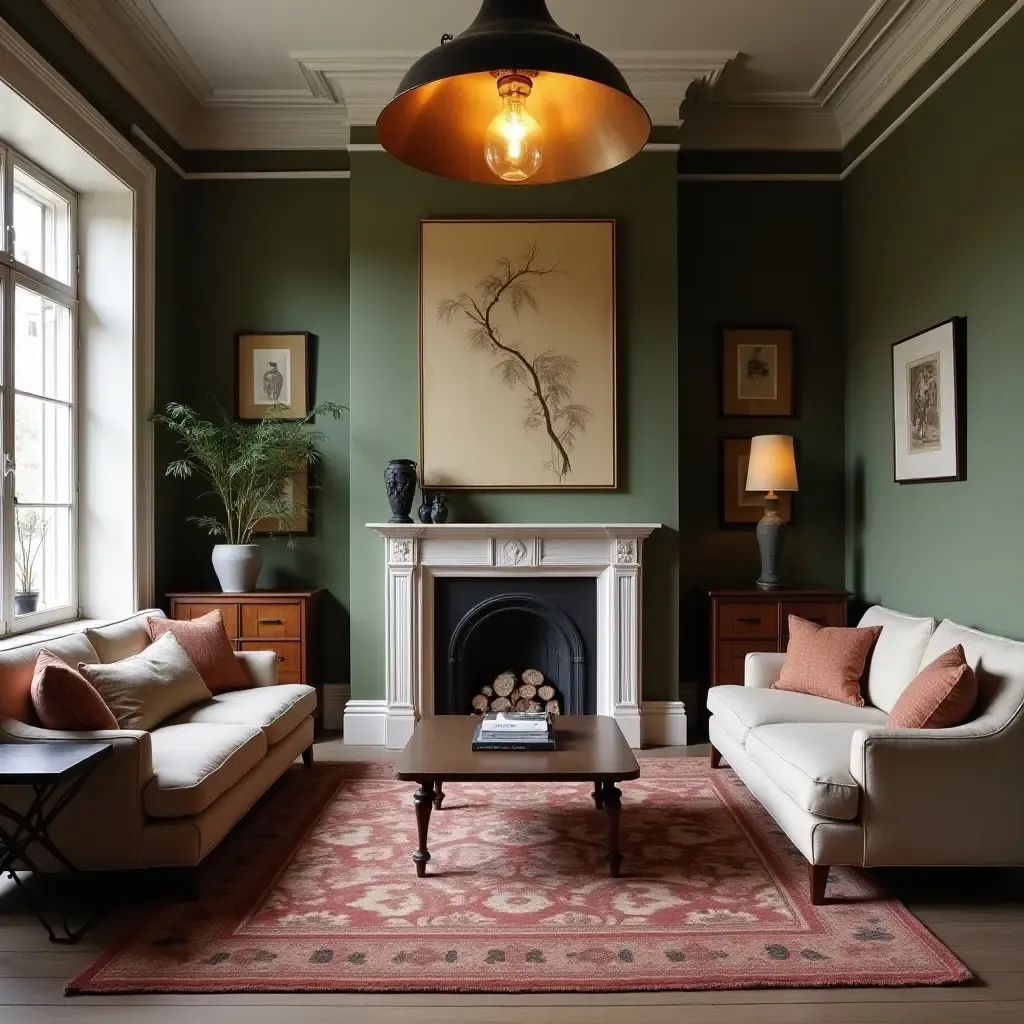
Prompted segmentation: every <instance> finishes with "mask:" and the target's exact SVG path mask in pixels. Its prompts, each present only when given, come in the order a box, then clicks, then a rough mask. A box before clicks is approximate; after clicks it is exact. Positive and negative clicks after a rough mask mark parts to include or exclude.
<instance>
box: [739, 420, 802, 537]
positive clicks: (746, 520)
mask: <svg viewBox="0 0 1024 1024" xmlns="http://www.w3.org/2000/svg"><path fill="white" fill-rule="evenodd" d="M749 462H750V438H749V437H725V438H723V439H722V525H723V526H749V525H753V524H756V523H758V522H760V520H761V517H762V516H763V515H764V494H762V493H761V492H759V491H748V490H747V489H746V479H747V465H748V463H749ZM779 515H780V516H782V518H783V519H784V520H785V521H786V522H787V523H791V522H793V495H792V493H791V492H789V491H780V492H779Z"/></svg>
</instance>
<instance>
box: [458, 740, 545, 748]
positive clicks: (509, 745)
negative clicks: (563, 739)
mask: <svg viewBox="0 0 1024 1024" xmlns="http://www.w3.org/2000/svg"><path fill="white" fill-rule="evenodd" d="M473 749H474V750H475V751H488V750H554V749H555V745H554V743H552V742H551V741H550V740H544V741H543V742H541V743H490V742H488V741H487V740H483V741H482V742H476V743H474V744H473Z"/></svg>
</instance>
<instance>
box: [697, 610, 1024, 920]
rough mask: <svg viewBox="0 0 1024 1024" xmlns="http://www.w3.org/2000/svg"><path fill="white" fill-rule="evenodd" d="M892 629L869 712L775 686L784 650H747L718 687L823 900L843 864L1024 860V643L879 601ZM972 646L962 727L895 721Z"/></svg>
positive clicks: (718, 733)
mask: <svg viewBox="0 0 1024 1024" xmlns="http://www.w3.org/2000/svg"><path fill="white" fill-rule="evenodd" d="M859 625H862V626H871V625H875V626H881V627H882V632H881V634H880V635H879V638H878V641H877V643H876V645H875V648H874V652H873V653H872V656H871V660H870V663H869V665H868V668H867V671H866V674H865V679H864V680H863V683H862V689H863V690H864V691H865V701H866V706H865V707H862V708H857V707H853V706H851V705H849V704H843V703H840V702H838V701H833V700H828V699H826V698H824V697H813V696H810V695H808V694H803V693H792V692H789V691H784V690H772V689H770V686H771V684H772V682H774V681H775V680H776V679H778V677H779V674H780V672H781V671H782V665H783V664H784V662H785V659H786V656H785V654H748V655H747V656H746V662H745V677H744V685H743V686H716V687H713V688H712V689H711V690H710V691H709V692H708V700H707V706H708V710H709V711H710V712H711V721H710V726H709V728H710V739H711V743H712V751H711V764H712V767H718V765H719V764H720V762H721V759H722V758H724V759H725V760H726V761H727V762H728V764H729V765H730V766H731V767H732V768H733V769H734V770H735V772H736V773H737V774H738V775H739V777H740V778H741V779H742V780H743V782H744V783H745V784H746V785H747V787H748V788H749V789H750V791H751V792H752V793H753V794H754V795H755V796H756V797H757V798H758V800H760V801H761V803H762V804H763V805H764V806H765V808H767V810H768V811H769V812H770V813H771V815H772V817H773V818H774V819H775V820H776V822H778V824H779V826H780V827H781V828H782V829H783V831H784V832H785V833H786V835H787V836H789V838H790V839H791V840H792V842H793V843H794V844H795V845H796V847H797V848H798V849H799V850H800V852H801V853H802V854H803V855H804V856H805V857H806V858H807V862H808V874H809V882H810V889H811V899H812V902H814V903H816V904H820V903H822V902H823V901H824V897H825V887H826V884H827V880H828V871H829V867H830V866H831V865H858V866H862V867H880V866H892V865H921V866H926V865H1004V866H1005V865H1020V864H1024V782H1022V780H1024V643H1019V642H1016V641H1013V640H1006V639H1004V638H1002V637H998V636H991V635H989V634H987V633H980V632H978V631H977V630H974V629H968V628H967V627H965V626H958V625H957V624H956V623H953V622H949V621H944V622H942V623H941V624H940V625H939V626H938V628H936V626H935V622H934V620H933V619H922V618H914V617H912V616H908V615H903V614H901V613H899V612H894V611H891V610H889V609H886V608H881V607H877V606H876V607H874V608H870V609H868V611H867V612H866V613H865V614H864V617H863V618H862V619H861V621H860V623H859ZM957 644H962V645H963V648H964V652H965V654H966V656H967V660H968V662H969V663H970V664H971V666H972V667H973V668H974V670H975V672H976V673H977V675H978V684H979V698H978V705H977V707H976V708H975V711H974V713H973V714H972V715H971V717H970V719H969V720H968V721H967V722H965V723H964V724H962V725H958V726H956V727H954V728H950V729H891V728H888V727H887V726H886V717H887V714H888V712H889V711H890V710H891V708H892V707H893V705H894V704H895V703H896V699H897V698H898V697H899V695H900V694H901V693H902V692H903V690H904V689H905V687H906V686H907V685H908V684H909V683H910V682H911V680H912V679H913V678H914V677H915V676H916V675H917V673H918V671H919V670H920V669H921V668H922V667H923V666H925V665H927V664H928V663H929V662H931V661H933V660H934V659H935V658H937V657H938V656H939V655H940V654H942V653H943V652H945V651H947V650H949V649H950V648H951V647H955V646H956V645H957Z"/></svg>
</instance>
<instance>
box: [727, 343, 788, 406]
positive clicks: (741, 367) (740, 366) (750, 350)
mask: <svg viewBox="0 0 1024 1024" xmlns="http://www.w3.org/2000/svg"><path fill="white" fill-rule="evenodd" d="M722 415H723V416H792V415H793V331H792V330H791V329H790V328H788V327H771V328H766V327H757V328H750V327H727V328H725V330H723V331H722Z"/></svg>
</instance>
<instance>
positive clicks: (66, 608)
mask: <svg viewBox="0 0 1024 1024" xmlns="http://www.w3.org/2000/svg"><path fill="white" fill-rule="evenodd" d="M15 167H17V168H19V169H20V170H22V171H24V172H25V173H26V174H28V175H30V176H31V177H32V178H35V179H36V180H38V181H39V182H41V183H42V184H43V185H45V186H46V187H47V188H48V189H50V190H51V191H52V192H54V193H55V194H56V195H58V196H60V197H61V198H62V199H63V200H64V201H65V202H67V204H68V213H69V224H68V245H69V250H68V275H69V277H70V279H71V283H70V284H65V283H64V282H63V281H59V280H57V279H56V278H53V277H50V276H49V275H47V274H45V273H43V272H42V271H39V270H36V269H35V268H34V267H30V266H28V265H27V264H25V263H22V262H20V261H19V260H17V259H15V258H14V248H15V245H14V242H15V239H14V213H13V211H14V169H15ZM0 169H2V170H0V173H2V189H0V194H2V202H0V211H2V212H0V223H2V230H0V301H2V304H3V311H2V312H3V315H2V328H0V360H2V382H0V466H2V474H0V475H2V485H0V508H2V515H0V553H2V562H0V580H2V591H3V593H2V599H0V635H11V634H15V633H24V632H27V631H30V630H34V629H40V628H42V627H44V626H51V625H55V624H57V623H61V622H70V621H72V620H74V619H77V618H78V617H79V600H78V577H79V564H78V563H79V550H80V538H79V532H78V459H79V452H78V418H79V410H78V405H77V399H78V376H79V360H80V345H79V332H78V196H77V194H76V193H75V192H74V191H72V190H71V189H70V188H68V187H67V186H66V185H64V184H63V183H62V182H60V181H57V180H56V179H55V178H54V177H53V176H52V175H51V174H48V173H47V172H46V171H44V170H43V169H42V168H41V167H39V166H38V165H36V164H35V163H33V162H32V161H31V160H29V159H27V158H26V157H24V156H22V155H21V154H20V153H19V152H17V151H16V150H14V149H12V148H10V147H8V146H6V145H5V144H4V142H3V140H2V139H0ZM44 265H45V260H44ZM18 286H21V287H24V288H27V289H30V290H31V291H34V292H36V293H38V294H39V295H42V296H44V297H45V298H47V299H50V300H51V301H53V302H57V303H60V304H61V305H63V306H65V307H67V309H68V310H69V311H70V316H71V351H72V367H71V379H70V394H69V401H67V402H64V401H63V400H56V399H50V398H46V401H55V402H56V403H57V404H59V405H67V406H68V407H69V408H70V424H69V430H70V433H71V445H70V448H71V451H70V460H71V465H70V471H71V481H70V495H69V499H70V509H69V518H70V524H69V530H70V544H71V565H70V566H69V567H68V572H69V581H68V582H69V600H68V602H67V603H66V604H63V605H59V606H57V607H54V608H46V609H44V610H42V611H36V612H32V613H29V614H25V615H15V609H14V591H15V566H14V542H15V516H16V513H17V502H16V501H15V481H16V477H17V466H16V465H14V398H15V395H17V394H24V395H28V396H29V397H36V398H39V397H42V396H37V395H33V394H31V393H30V392H23V391H18V390H17V389H16V388H15V380H14V341H15V339H14V291H15V288H17V287H18ZM48 504H49V505H52V507H55V508H56V507H59V508H67V507H68V505H67V504H65V503H63V502H53V503H46V502H40V503H34V504H33V505H32V506H31V507H33V508H37V507H38V508H46V507H48Z"/></svg>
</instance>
